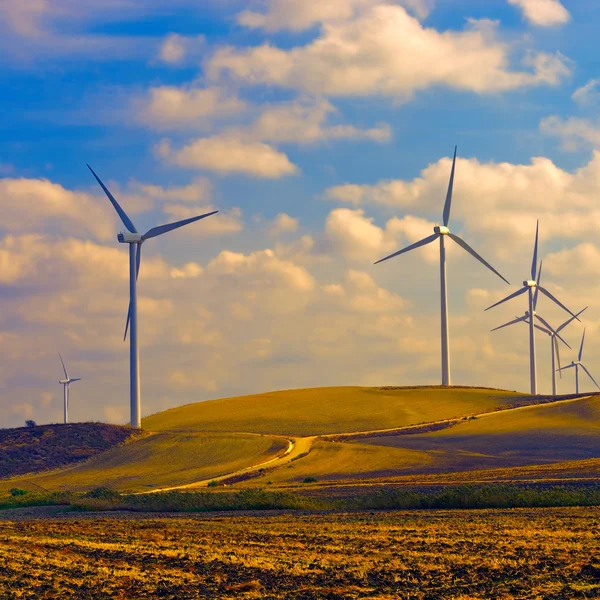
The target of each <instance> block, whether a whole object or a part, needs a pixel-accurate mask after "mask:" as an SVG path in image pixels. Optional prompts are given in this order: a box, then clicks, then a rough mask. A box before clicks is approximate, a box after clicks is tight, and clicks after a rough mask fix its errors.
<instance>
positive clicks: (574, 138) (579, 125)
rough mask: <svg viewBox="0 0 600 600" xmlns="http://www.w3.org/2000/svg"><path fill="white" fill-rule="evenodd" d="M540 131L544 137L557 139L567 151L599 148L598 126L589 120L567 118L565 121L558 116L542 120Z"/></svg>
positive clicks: (599, 133) (599, 134) (599, 126)
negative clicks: (548, 136)
mask: <svg viewBox="0 0 600 600" xmlns="http://www.w3.org/2000/svg"><path fill="white" fill-rule="evenodd" d="M540 131H541V132H542V133H544V134H545V135H550V136H554V137H557V138H559V139H560V140H561V142H562V147H563V148H564V149H565V150H568V151H573V152H574V151H576V150H578V149H579V148H581V147H582V146H583V147H589V146H593V147H594V148H598V147H600V125H599V124H598V123H593V122H592V121H590V120H589V119H583V118H579V117H569V118H567V119H565V120H563V119H561V118H560V117H558V116H551V117H546V118H544V119H542V121H541V122H540Z"/></svg>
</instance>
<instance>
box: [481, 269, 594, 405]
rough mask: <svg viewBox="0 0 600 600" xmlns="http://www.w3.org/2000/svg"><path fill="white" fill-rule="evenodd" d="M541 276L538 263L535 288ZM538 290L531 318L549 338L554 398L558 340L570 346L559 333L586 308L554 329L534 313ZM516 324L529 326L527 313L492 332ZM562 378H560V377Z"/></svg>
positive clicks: (558, 357) (536, 326)
mask: <svg viewBox="0 0 600 600" xmlns="http://www.w3.org/2000/svg"><path fill="white" fill-rule="evenodd" d="M541 275H542V262H541V261H540V269H539V271H538V279H537V286H539V285H540V277H541ZM538 290H539V287H536V290H535V294H534V295H533V316H534V317H535V318H536V319H537V320H538V321H539V322H540V323H541V324H542V325H535V328H536V329H539V330H540V331H542V332H544V333H545V334H546V335H548V336H550V345H551V349H550V350H551V355H552V395H553V396H556V363H557V361H558V368H559V369H560V352H559V349H558V340H560V341H561V342H562V343H563V344H564V345H565V346H566V347H567V348H569V350H571V346H569V344H567V342H566V341H565V340H564V339H563V338H562V337H561V335H560V332H561V331H562V330H563V329H564V328H565V327H566V326H567V325H569V324H570V323H571V322H572V321H574V320H575V318H578V317H579V315H580V314H581V313H583V312H585V311H586V310H587V308H588V307H587V306H586V307H585V308H584V309H583V310H581V311H579V312H578V313H577V315H575V316H573V317H571V318H570V319H569V320H567V321H565V322H564V323H563V324H562V325H561V326H560V327H558V328H557V329H554V328H553V327H552V326H551V325H550V323H548V321H546V320H545V319H544V318H543V317H542V316H540V315H538V313H537V312H536V308H537V302H538V295H539V294H538ZM516 323H525V324H527V325H529V311H525V314H524V315H523V316H522V317H516V318H515V319H514V320H513V321H509V322H508V323H504V325H500V327H495V328H494V329H492V331H498V330H499V329H503V328H504V327H510V326H511V325H515V324H516ZM561 377H562V376H561Z"/></svg>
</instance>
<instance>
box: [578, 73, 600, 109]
mask: <svg viewBox="0 0 600 600" xmlns="http://www.w3.org/2000/svg"><path fill="white" fill-rule="evenodd" d="M599 87H600V80H598V79H590V80H589V81H588V82H587V83H586V84H585V85H583V86H581V87H579V88H577V89H576V90H575V91H574V92H573V94H572V96H571V98H572V99H573V100H574V101H575V102H577V104H579V105H580V106H588V105H590V104H594V103H595V102H596V100H598V97H599V96H600V90H599Z"/></svg>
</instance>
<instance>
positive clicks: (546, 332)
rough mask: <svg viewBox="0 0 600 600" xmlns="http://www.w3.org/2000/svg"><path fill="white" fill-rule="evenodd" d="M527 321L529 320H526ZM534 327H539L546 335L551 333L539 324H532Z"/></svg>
mask: <svg viewBox="0 0 600 600" xmlns="http://www.w3.org/2000/svg"><path fill="white" fill-rule="evenodd" d="M527 322H528V323H529V321H527ZM533 326H534V327H535V328H536V329H539V330H540V331H543V332H544V333H545V334H547V335H552V332H551V331H548V330H547V329H546V328H545V327H542V326H541V325H535V324H534V325H533Z"/></svg>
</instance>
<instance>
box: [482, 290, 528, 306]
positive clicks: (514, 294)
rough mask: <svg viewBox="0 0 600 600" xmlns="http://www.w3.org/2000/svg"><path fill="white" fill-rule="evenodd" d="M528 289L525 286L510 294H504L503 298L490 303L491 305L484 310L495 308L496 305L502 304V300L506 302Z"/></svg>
mask: <svg viewBox="0 0 600 600" xmlns="http://www.w3.org/2000/svg"><path fill="white" fill-rule="evenodd" d="M528 289H529V288H527V287H522V288H521V289H520V290H518V291H516V292H514V293H512V294H511V295H510V296H506V298H504V300H500V301H499V302H496V304H492V305H491V306H488V307H487V308H486V309H485V310H490V308H495V307H496V306H498V305H500V304H503V303H504V302H508V301H509V300H512V299H513V298H516V297H517V296H520V295H521V294H524V293H525V292H527V290H528Z"/></svg>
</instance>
